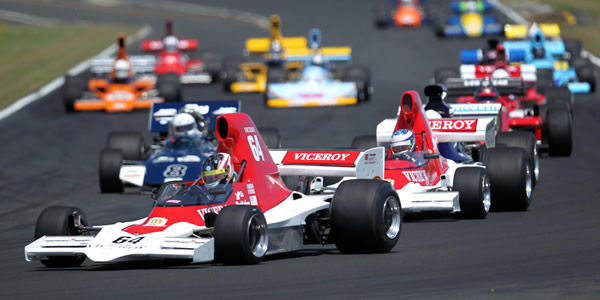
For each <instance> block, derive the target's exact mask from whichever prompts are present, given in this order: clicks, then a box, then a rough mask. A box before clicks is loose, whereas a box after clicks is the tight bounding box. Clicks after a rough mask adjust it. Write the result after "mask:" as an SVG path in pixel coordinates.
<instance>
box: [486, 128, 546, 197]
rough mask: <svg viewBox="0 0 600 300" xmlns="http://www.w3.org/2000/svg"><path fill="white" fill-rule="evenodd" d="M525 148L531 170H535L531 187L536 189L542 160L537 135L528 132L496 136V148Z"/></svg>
mask: <svg viewBox="0 0 600 300" xmlns="http://www.w3.org/2000/svg"><path fill="white" fill-rule="evenodd" d="M499 146H508V147H517V148H523V149H525V151H526V152H527V154H528V156H529V169H530V170H533V175H534V176H532V177H531V185H532V187H535V185H536V184H537V181H538V179H539V175H540V159H539V153H538V150H537V140H536V138H535V135H533V133H531V132H527V131H511V132H500V133H498V134H497V135H496V147H499Z"/></svg>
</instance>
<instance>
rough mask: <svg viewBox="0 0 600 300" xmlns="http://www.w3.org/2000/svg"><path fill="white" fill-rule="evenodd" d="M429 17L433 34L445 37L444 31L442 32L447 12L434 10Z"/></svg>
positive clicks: (446, 19)
mask: <svg viewBox="0 0 600 300" xmlns="http://www.w3.org/2000/svg"><path fill="white" fill-rule="evenodd" d="M431 19H432V21H433V29H434V31H435V35H436V36H437V37H439V38H445V37H446V33H445V32H444V28H445V27H446V22H447V21H448V17H447V14H444V13H443V12H441V11H436V12H435V13H434V14H433V15H432V16H431Z"/></svg>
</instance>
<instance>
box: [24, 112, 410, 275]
mask: <svg viewBox="0 0 600 300" xmlns="http://www.w3.org/2000/svg"><path fill="white" fill-rule="evenodd" d="M216 135H217V138H218V140H219V145H218V147H217V152H218V153H221V154H220V157H224V155H227V156H228V157H229V158H230V161H231V163H232V164H233V168H234V169H235V172H236V173H237V175H236V176H233V177H231V178H235V179H232V180H231V181H228V182H222V181H216V184H214V183H215V182H213V179H212V178H211V177H210V176H204V174H203V176H202V177H201V178H199V179H201V180H196V181H194V182H191V183H190V182H188V183H181V182H172V183H167V184H164V185H163V186H162V187H161V188H160V189H159V190H158V191H157V192H156V194H155V196H153V198H154V199H155V200H156V203H155V205H154V208H153V209H152V211H151V212H150V214H149V215H148V217H147V218H143V219H140V220H135V221H129V222H123V223H121V222H119V223H115V224H112V225H104V226H92V225H91V223H90V222H89V221H88V220H87V218H86V215H85V214H84V213H83V211H82V210H81V209H79V208H75V207H64V206H59V207H49V208H47V209H45V210H44V211H43V212H42V213H41V215H40V216H39V218H38V220H37V223H36V229H35V241H34V242H32V243H30V244H29V245H27V246H26V247H25V259H26V260H27V261H34V260H40V261H41V263H42V264H44V265H45V266H48V267H76V266H79V265H81V264H82V263H83V261H84V260H85V259H86V258H89V259H90V260H92V261H94V262H118V261H134V260H137V261H139V260H153V259H181V260H184V261H191V262H193V263H200V262H210V261H213V260H216V261H218V262H221V263H224V264H256V263H259V262H260V261H261V260H262V259H263V258H264V257H265V255H269V254H275V253H282V252H288V251H294V250H297V249H301V248H302V247H303V244H305V243H334V244H335V245H336V246H337V248H338V249H339V250H340V251H341V252H342V253H385V252H389V251H390V250H391V249H392V248H393V247H394V246H395V245H396V243H397V241H398V239H399V236H400V230H401V224H402V213H401V207H400V200H399V198H398V195H397V193H396V191H395V190H394V189H393V187H392V186H391V185H390V184H389V183H388V182H386V181H383V180H373V179H371V178H373V177H371V176H373V175H375V176H382V175H383V170H382V168H381V166H382V163H381V160H382V158H383V149H382V148H376V149H372V150H371V151H370V152H367V153H365V152H357V151H332V152H331V153H330V154H331V155H330V156H327V159H325V158H324V156H321V157H320V159H319V160H316V155H311V154H310V153H305V154H306V155H302V154H298V155H296V154H291V155H290V156H289V159H290V160H291V161H294V162H296V163H297V164H296V165H295V166H294V170H295V172H297V174H305V175H310V174H315V173H316V174H318V173H320V172H325V173H334V174H335V173H336V171H338V172H340V174H348V173H352V174H353V175H354V176H357V177H361V176H360V174H368V176H369V179H357V180H351V181H347V182H344V183H342V184H340V185H339V187H338V188H337V190H336V191H335V193H333V194H316V195H305V194H302V193H299V192H293V191H290V190H289V189H287V188H286V187H285V185H284V183H283V182H282V180H281V177H280V171H279V169H278V167H277V165H276V164H275V163H274V162H273V159H272V158H271V155H270V154H269V152H268V150H267V147H266V146H265V144H264V142H263V139H262V138H261V136H260V134H259V133H258V130H257V128H256V126H255V125H254V122H252V120H251V119H250V117H249V116H248V115H246V114H241V113H236V114H227V115H223V116H220V117H219V118H218V119H217V124H216ZM313 154H314V153H313ZM309 157H310V158H313V159H309ZM350 157H352V158H355V160H354V161H351V160H350V159H348V158H350ZM342 158H344V159H342ZM378 161H379V163H378ZM363 171H364V172H363ZM207 174H213V173H210V171H208V172H207ZM228 178H229V177H228ZM209 180H210V181H209Z"/></svg>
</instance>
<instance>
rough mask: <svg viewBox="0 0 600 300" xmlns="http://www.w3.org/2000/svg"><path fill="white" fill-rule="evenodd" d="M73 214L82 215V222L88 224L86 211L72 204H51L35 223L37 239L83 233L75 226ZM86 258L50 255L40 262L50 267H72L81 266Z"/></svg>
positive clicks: (83, 256) (81, 256)
mask: <svg viewBox="0 0 600 300" xmlns="http://www.w3.org/2000/svg"><path fill="white" fill-rule="evenodd" d="M73 216H80V217H81V224H82V225H84V226H87V225H88V222H87V217H86V216H85V213H84V212H83V211H82V210H81V209H79V208H77V207H70V206H51V207H48V208H46V209H44V211H42V213H41V214H40V216H39V217H38V219H37V222H36V223H35V233H34V238H35V239H36V240H37V239H39V238H41V237H43V236H45V235H46V236H70V235H73V236H76V235H81V234H80V233H79V232H78V230H77V228H76V227H75V226H74V224H73V221H74V218H73ZM84 260H85V255H76V256H48V257H47V258H46V259H42V260H40V262H41V263H42V264H43V265H44V266H46V267H49V268H72V267H78V266H80V265H81V264H82V263H83V261H84Z"/></svg>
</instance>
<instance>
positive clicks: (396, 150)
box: [390, 144, 412, 153]
mask: <svg viewBox="0 0 600 300" xmlns="http://www.w3.org/2000/svg"><path fill="white" fill-rule="evenodd" d="M390 148H391V149H392V153H400V152H404V151H410V150H411V148H412V145H410V144H409V145H396V146H391V147H390Z"/></svg>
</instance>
